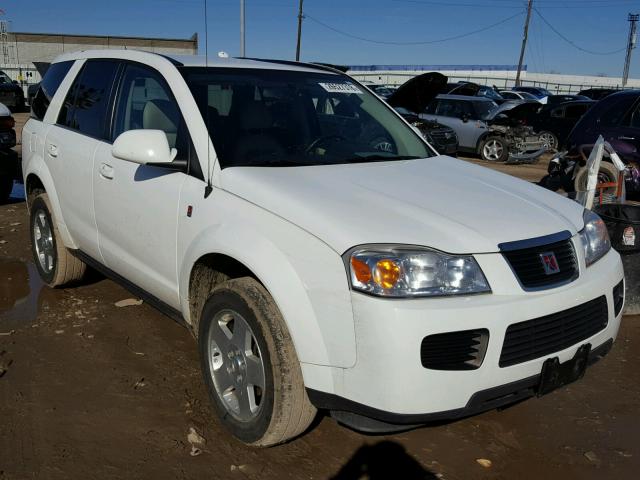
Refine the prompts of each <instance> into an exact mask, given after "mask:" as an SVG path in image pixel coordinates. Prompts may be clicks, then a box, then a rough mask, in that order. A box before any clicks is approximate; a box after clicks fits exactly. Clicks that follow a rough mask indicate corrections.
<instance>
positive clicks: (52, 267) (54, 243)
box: [30, 193, 87, 287]
mask: <svg viewBox="0 0 640 480" xmlns="http://www.w3.org/2000/svg"><path fill="white" fill-rule="evenodd" d="M30 211H31V219H30V227H31V228H30V230H31V250H32V252H33V259H34V261H35V264H36V268H37V269H38V273H39V274H40V277H42V279H43V280H44V281H45V283H47V285H49V286H50V287H62V286H65V285H68V284H70V283H74V282H78V281H80V280H82V278H83V277H84V274H85V272H86V270H87V266H86V264H85V263H84V262H82V261H81V260H80V259H78V258H76V257H75V256H73V255H72V254H71V252H70V251H69V250H68V249H67V247H65V246H64V244H63V243H62V241H61V240H60V233H59V232H58V226H57V224H56V222H55V221H54V219H53V214H52V213H51V212H52V209H51V204H50V203H49V197H48V195H47V194H46V193H41V194H40V195H38V196H37V197H36V198H35V199H34V200H33V203H32V204H31V208H30Z"/></svg>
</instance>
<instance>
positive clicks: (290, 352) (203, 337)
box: [198, 277, 316, 447]
mask: <svg viewBox="0 0 640 480" xmlns="http://www.w3.org/2000/svg"><path fill="white" fill-rule="evenodd" d="M198 343H199V349H200V359H201V365H202V373H203V376H204V380H205V383H206V385H207V387H208V390H209V395H210V397H211V401H212V403H213V407H214V410H215V412H216V414H217V416H218V418H219V420H220V422H221V423H222V424H223V425H224V426H225V427H226V428H227V429H228V430H229V431H230V432H231V433H232V434H233V435H234V436H235V437H236V438H238V439H239V440H241V441H242V442H244V443H246V444H248V445H253V446H260V447H268V446H271V445H277V444H279V443H283V442H286V441H287V440H289V439H291V438H293V437H295V436H297V435H299V434H301V433H303V432H304V431H305V430H306V429H307V427H308V426H309V425H310V424H311V422H312V421H313V419H314V417H315V414H316V409H315V407H314V406H313V405H311V403H310V402H309V398H308V397H307V393H306V390H305V387H304V381H303V378H302V370H301V368H300V361H299V360H298V357H297V355H296V352H295V348H294V346H293V342H292V340H291V336H290V335H289V331H288V329H287V327H286V325H285V322H284V319H283V318H282V315H281V314H280V312H279V310H278V308H277V306H276V305H275V302H274V301H273V299H272V298H271V296H270V295H269V293H268V292H267V291H266V289H265V288H264V287H263V286H262V285H261V284H260V283H258V282H257V281H256V280H254V279H253V278H250V277H243V278H238V279H234V280H229V281H227V282H225V283H223V284H222V285H220V286H218V287H216V288H215V289H214V290H213V292H212V293H211V296H210V297H209V299H208V300H207V302H206V303H205V305H204V308H203V310H202V315H201V321H200V327H199V334H198Z"/></svg>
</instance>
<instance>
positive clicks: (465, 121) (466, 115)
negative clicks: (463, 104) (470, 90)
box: [461, 113, 469, 123]
mask: <svg viewBox="0 0 640 480" xmlns="http://www.w3.org/2000/svg"><path fill="white" fill-rule="evenodd" d="M461 119H462V121H463V122H464V123H467V122H468V121H469V114H467V113H464V114H463V115H462V117H461Z"/></svg>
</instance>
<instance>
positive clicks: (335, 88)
mask: <svg viewBox="0 0 640 480" xmlns="http://www.w3.org/2000/svg"><path fill="white" fill-rule="evenodd" d="M320 86H321V87H322V88H324V89H325V90H326V91H327V92H329V93H357V94H359V95H362V90H360V89H359V88H358V87H356V86H355V85H353V84H352V83H320Z"/></svg>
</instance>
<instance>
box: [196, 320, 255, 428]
mask: <svg viewBox="0 0 640 480" xmlns="http://www.w3.org/2000/svg"><path fill="white" fill-rule="evenodd" d="M207 355H208V360H209V370H210V372H209V373H210V375H211V378H212V380H213V384H214V386H215V389H216V393H217V394H218V397H219V399H220V400H221V402H222V404H223V405H224V407H225V409H226V410H227V411H228V412H229V414H230V415H231V416H232V417H233V418H235V419H236V420H238V421H240V422H248V421H250V420H252V419H254V418H255V417H257V416H258V413H259V411H260V407H261V405H262V399H263V398H264V389H265V384H266V382H265V368H264V361H263V357H262V354H261V352H260V347H259V346H258V342H257V340H256V337H255V335H254V333H253V331H252V330H251V327H250V326H249V324H248V323H247V321H246V320H245V319H244V318H243V317H242V315H240V314H239V313H238V312H236V311H233V310H222V311H220V312H218V313H217V314H216V316H215V317H214V319H213V321H212V322H211V326H210V328H209V334H208V339H207Z"/></svg>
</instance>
